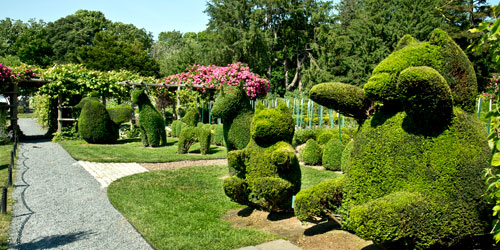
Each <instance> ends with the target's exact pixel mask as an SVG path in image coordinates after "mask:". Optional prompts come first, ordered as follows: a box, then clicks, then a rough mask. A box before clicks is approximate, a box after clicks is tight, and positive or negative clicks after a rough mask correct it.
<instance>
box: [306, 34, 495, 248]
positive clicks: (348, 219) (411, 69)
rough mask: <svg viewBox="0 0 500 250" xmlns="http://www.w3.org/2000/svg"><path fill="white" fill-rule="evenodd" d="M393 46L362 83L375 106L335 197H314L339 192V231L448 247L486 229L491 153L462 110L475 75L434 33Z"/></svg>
mask: <svg viewBox="0 0 500 250" xmlns="http://www.w3.org/2000/svg"><path fill="white" fill-rule="evenodd" d="M400 45H401V46H400V47H399V48H398V49H397V50H396V51H394V52H393V53H392V54H391V55H389V56H388V57H387V58H386V59H384V60H383V61H382V62H381V63H380V64H379V65H378V66H377V67H376V68H375V69H374V72H373V74H372V76H371V77H370V79H369V80H368V83H367V84H366V85H365V86H364V90H365V95H366V98H368V99H370V100H371V101H379V102H381V105H379V106H378V107H377V108H376V109H375V113H374V114H373V115H372V116H370V117H369V118H368V119H367V120H366V121H364V122H363V123H362V125H361V127H360V129H359V131H358V132H357V134H356V136H355V138H354V142H353V145H352V147H353V148H352V149H350V153H347V152H348V151H346V154H348V156H347V157H348V159H347V163H346V166H344V167H343V168H344V169H345V171H346V178H345V180H344V181H343V183H342V185H341V186H342V190H341V191H339V189H338V188H336V189H333V190H331V193H330V194H325V193H316V194H315V195H317V196H318V197H317V198H316V199H319V198H321V197H323V196H326V195H336V194H339V192H341V193H342V199H343V200H342V207H341V210H339V211H343V214H344V223H343V224H342V226H343V227H344V228H346V229H348V230H352V231H354V232H355V233H356V234H358V235H360V236H361V237H363V238H366V239H371V240H373V241H374V242H375V243H377V244H381V245H385V247H386V248H395V249H398V248H417V249H425V248H433V247H449V246H452V245H455V244H457V243H458V242H459V241H460V240H463V239H466V238H468V237H471V236H473V235H479V234H483V233H485V232H486V229H487V226H488V217H487V214H486V213H485V212H486V211H487V206H486V197H485V196H484V189H485V185H484V183H483V179H482V173H483V171H484V169H486V168H488V165H489V164H488V161H489V159H490V152H489V151H490V150H489V147H488V143H487V139H486V135H485V131H484V128H483V126H482V124H480V122H479V120H478V119H477V118H476V117H475V115H473V114H470V113H468V112H466V111H464V110H463V109H465V110H470V109H471V108H472V107H473V106H472V105H473V104H471V103H470V99H471V96H474V95H475V94H474V90H475V89H476V88H475V86H476V85H475V83H476V81H475V75H474V70H473V69H472V64H471V62H470V61H469V60H468V59H467V57H466V56H465V55H464V54H463V52H462V51H461V50H460V48H459V47H458V46H457V45H456V44H455V43H454V42H453V41H452V40H451V38H450V37H449V36H448V35H447V34H446V33H445V32H443V31H441V30H435V31H434V32H433V33H432V36H431V39H430V42H428V43H425V42H422V43H419V42H416V41H415V40H414V39H411V37H409V36H408V37H405V38H403V39H402V40H401V42H400ZM415 66H426V67H415ZM458 86H460V87H458ZM323 96H328V93H324V94H323ZM331 96H332V97H331V98H335V94H334V93H332V95H331ZM452 103H453V104H454V106H451V104H452ZM359 108H360V109H361V108H362V107H359ZM462 108H463V109H462ZM450 109H451V110H450ZM421 110H430V111H427V112H432V113H433V114H430V116H431V117H432V116H434V117H435V116H440V117H441V118H442V119H441V120H439V119H437V118H436V119H430V120H429V117H425V116H421V115H420V113H419V112H421ZM433 110H437V111H433ZM340 112H343V111H342V110H340ZM446 112H449V114H446ZM419 119H421V120H419ZM438 120H439V122H440V123H437V121H438ZM422 121H423V122H422ZM429 121H430V122H429ZM320 205H321V204H320ZM324 209H326V210H330V212H334V211H333V210H331V208H324ZM297 210H299V211H300V210H301V208H300V207H298V208H297ZM306 211H310V210H308V209H306ZM307 216H308V217H310V215H307ZM465 218H466V219H465Z"/></svg>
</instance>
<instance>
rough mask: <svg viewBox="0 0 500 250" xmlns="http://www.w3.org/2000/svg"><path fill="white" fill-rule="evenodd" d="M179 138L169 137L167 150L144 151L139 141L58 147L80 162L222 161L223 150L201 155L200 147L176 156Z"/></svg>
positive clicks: (72, 143) (213, 148)
mask: <svg viewBox="0 0 500 250" xmlns="http://www.w3.org/2000/svg"><path fill="white" fill-rule="evenodd" d="M177 141H178V139H177V138H172V137H169V138H168V139H167V146H165V147H156V148H152V147H144V146H143V145H142V143H141V142H140V139H129V140H118V143H117V144H106V145H102V144H89V143H87V142H85V141H84V140H64V141H60V142H59V143H60V144H61V145H62V146H63V147H64V149H66V151H68V152H69V153H70V154H71V156H72V157H73V158H75V159H77V160H83V161H92V162H171V161H182V160H202V159H203V160H204V159H222V158H225V157H226V149H225V148H224V147H219V146H214V145H212V146H211V148H210V151H209V154H207V155H201V154H200V145H199V143H195V144H193V145H192V146H191V148H190V150H189V152H188V154H177Z"/></svg>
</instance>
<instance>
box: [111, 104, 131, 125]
mask: <svg viewBox="0 0 500 250" xmlns="http://www.w3.org/2000/svg"><path fill="white" fill-rule="evenodd" d="M107 110H108V113H109V117H110V118H111V120H113V122H114V123H116V124H118V125H120V124H121V123H124V122H128V121H130V118H131V117H132V113H133V112H134V110H133V109H132V107H130V105H128V104H121V105H118V106H115V107H111V108H107Z"/></svg>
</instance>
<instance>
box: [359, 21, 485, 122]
mask: <svg viewBox="0 0 500 250" xmlns="http://www.w3.org/2000/svg"><path fill="white" fill-rule="evenodd" d="M423 66H425V67H428V68H422V67H423ZM429 68H432V69H434V71H433V72H432V73H431V71H432V70H431V69H429ZM438 75H440V76H441V77H439V76H438ZM410 77H417V79H415V81H413V83H412V84H409V82H410V81H412V80H411V79H410ZM443 80H444V81H443ZM363 88H364V90H365V95H366V97H367V98H368V99H370V100H372V101H380V102H383V103H384V104H388V105H391V104H397V105H399V104H403V105H404V106H405V109H406V110H407V111H408V109H409V108H423V109H428V110H427V111H429V112H440V111H442V110H440V109H442V107H438V106H440V105H441V104H443V105H445V106H450V105H456V106H458V107H460V108H462V109H464V110H466V111H469V112H472V111H473V110H474V102H475V96H476V94H477V80H476V75H475V72H474V68H473V66H472V63H471V62H470V61H469V59H468V58H467V56H466V55H465V53H464V52H463V51H462V49H460V47H459V46H458V45H457V44H456V43H455V42H454V41H453V40H452V39H451V37H450V36H448V34H446V32H444V31H442V30H440V29H435V30H434V31H433V32H432V34H431V38H430V40H429V41H428V42H418V41H416V40H415V39H413V38H412V37H411V36H410V35H406V36H404V37H403V38H402V39H401V40H400V42H399V44H398V46H397V48H396V50H395V51H394V52H393V53H392V54H390V55H389V56H388V57H387V58H386V59H384V60H383V61H382V62H381V63H380V64H379V65H377V67H375V69H374V70H373V73H372V76H371V77H370V79H369V80H368V82H367V83H366V84H365V85H364V86H363ZM431 90H432V91H431ZM433 90H436V91H438V93H436V94H434V93H433ZM416 99H419V103H418V105H420V107H416V105H415V103H413V102H414V101H415V100H416ZM428 101H431V102H432V103H430V105H426V103H428ZM435 108H437V110H436V109H435ZM444 109H446V110H447V111H451V110H450V108H449V107H446V108H444Z"/></svg>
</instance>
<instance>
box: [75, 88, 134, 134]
mask: <svg viewBox="0 0 500 250" xmlns="http://www.w3.org/2000/svg"><path fill="white" fill-rule="evenodd" d="M76 108H78V109H81V112H80V116H79V118H78V132H79V134H80V136H81V137H82V138H83V139H84V140H85V141H86V142H88V143H95V144H112V143H115V142H116V140H117V139H118V129H119V125H120V124H121V123H123V122H127V121H129V120H130V117H131V115H132V108H131V107H130V106H128V105H118V106H116V107H113V108H109V109H106V107H105V106H104V104H102V103H101V102H100V101H99V99H97V98H94V97H85V98H83V99H82V100H81V101H80V103H79V104H78V105H76Z"/></svg>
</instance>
